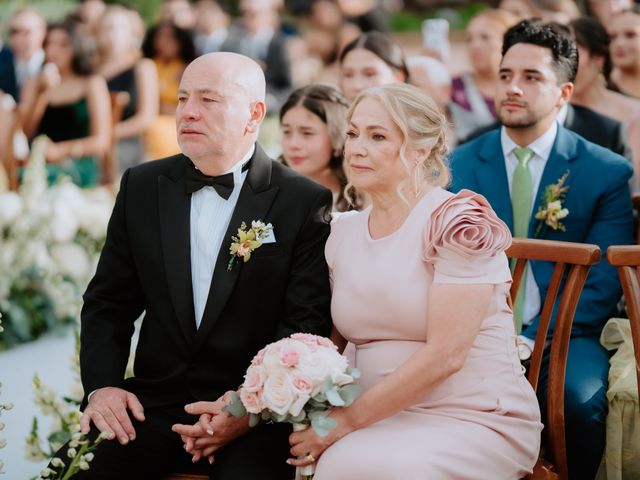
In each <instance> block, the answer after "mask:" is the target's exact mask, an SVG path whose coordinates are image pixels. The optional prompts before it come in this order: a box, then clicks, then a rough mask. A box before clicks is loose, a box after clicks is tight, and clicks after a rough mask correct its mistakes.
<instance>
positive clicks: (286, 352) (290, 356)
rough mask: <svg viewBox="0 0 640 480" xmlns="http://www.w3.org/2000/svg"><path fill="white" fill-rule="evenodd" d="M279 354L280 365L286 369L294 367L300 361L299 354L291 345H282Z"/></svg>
mask: <svg viewBox="0 0 640 480" xmlns="http://www.w3.org/2000/svg"><path fill="white" fill-rule="evenodd" d="M279 353H280V363H281V364H282V365H284V366H286V367H295V366H296V364H297V363H298V360H299V359H300V352H299V351H298V350H297V349H296V348H295V346H294V345H291V344H285V345H283V346H282V348H281V349H280V352H279Z"/></svg>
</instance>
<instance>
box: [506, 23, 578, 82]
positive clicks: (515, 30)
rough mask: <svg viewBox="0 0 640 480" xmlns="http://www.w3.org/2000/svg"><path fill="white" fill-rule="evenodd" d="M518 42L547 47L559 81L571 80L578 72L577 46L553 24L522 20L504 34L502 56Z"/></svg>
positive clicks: (564, 32)
mask: <svg viewBox="0 0 640 480" xmlns="http://www.w3.org/2000/svg"><path fill="white" fill-rule="evenodd" d="M518 43H528V44H531V45H537V46H539V47H544V48H548V49H549V50H550V51H551V55H552V56H553V67H554V70H555V71H556V75H557V77H558V81H559V82H560V83H565V82H573V81H574V80H575V79H576V73H577V72H578V48H577V47H576V42H574V41H573V40H572V39H571V37H570V35H568V34H567V32H566V31H563V30H561V29H559V28H557V27H555V26H554V25H549V24H544V23H542V22H540V21H538V20H523V21H521V22H520V23H518V24H517V25H514V26H513V27H511V28H510V29H509V30H507V31H506V33H505V34H504V39H503V43H502V56H503V57H504V55H505V54H506V53H507V51H508V50H509V49H510V48H511V47H513V46H514V45H516V44H518Z"/></svg>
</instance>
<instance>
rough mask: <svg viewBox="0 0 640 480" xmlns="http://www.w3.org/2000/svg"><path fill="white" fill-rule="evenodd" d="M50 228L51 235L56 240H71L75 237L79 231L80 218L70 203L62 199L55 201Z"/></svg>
mask: <svg viewBox="0 0 640 480" xmlns="http://www.w3.org/2000/svg"><path fill="white" fill-rule="evenodd" d="M50 228H51V235H52V236H53V239H54V240H55V241H56V242H59V243H65V242H70V241H71V240H73V239H74V238H75V236H76V233H77V231H78V220H77V218H76V216H75V215H74V214H73V210H72V209H71V207H70V205H69V204H67V203H65V202H62V201H56V202H55V203H54V205H53V214H52V217H51V224H50Z"/></svg>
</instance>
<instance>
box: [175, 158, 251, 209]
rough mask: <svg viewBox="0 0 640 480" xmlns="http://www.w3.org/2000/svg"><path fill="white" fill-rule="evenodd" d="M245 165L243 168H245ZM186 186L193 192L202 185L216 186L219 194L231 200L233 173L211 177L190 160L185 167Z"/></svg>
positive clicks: (189, 191) (188, 190)
mask: <svg viewBox="0 0 640 480" xmlns="http://www.w3.org/2000/svg"><path fill="white" fill-rule="evenodd" d="M245 168H246V165H245V167H243V170H245ZM184 181H185V187H186V190H187V193H193V192H197V191H198V190H200V189H201V188H202V187H213V188H215V190H216V192H218V195H220V196H221V197H222V198H224V199H225V200H229V197H230V196H231V192H233V173H232V172H230V173H225V174H224V175H218V176H217V177H210V176H208V175H205V174H204V173H202V172H201V171H200V170H198V169H197V168H196V167H195V165H194V164H193V163H191V162H189V163H188V164H187V166H186V168H185V176H184Z"/></svg>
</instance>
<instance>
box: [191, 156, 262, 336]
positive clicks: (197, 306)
mask: <svg viewBox="0 0 640 480" xmlns="http://www.w3.org/2000/svg"><path fill="white" fill-rule="evenodd" d="M254 151H255V145H253V146H252V147H251V148H250V149H249V151H248V152H247V154H246V155H245V156H244V157H242V159H241V160H240V161H239V162H237V163H235V164H234V165H233V166H232V167H231V168H230V169H229V170H227V171H226V172H225V173H230V172H232V173H233V183H234V186H233V192H231V196H230V197H229V199H228V200H225V199H224V198H222V197H221V196H220V195H218V192H216V190H215V189H214V188H213V187H203V188H201V189H200V190H198V191H197V192H194V193H193V194H191V214H190V236H191V284H192V286H193V306H194V311H195V316H196V327H197V328H199V327H200V322H201V321H202V315H203V314H204V308H205V305H206V304H207V298H208V297H209V289H210V288H211V284H212V281H213V269H214V268H215V265H216V261H217V258H218V252H219V251H220V248H221V247H222V242H223V240H224V234H225V233H226V231H227V228H228V227H229V221H231V215H232V214H233V210H234V209H235V207H236V203H238V197H239V196H240V190H241V189H242V185H243V184H244V180H245V178H246V177H247V172H246V171H245V172H243V171H242V167H243V166H244V164H245V163H247V162H248V161H249V160H250V159H251V157H252V156H253V152H254ZM249 220H250V219H249ZM238 227H240V225H238ZM226 247H227V246H225V249H224V250H223V251H222V255H224V254H225V253H226V252H227V251H228V248H226Z"/></svg>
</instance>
